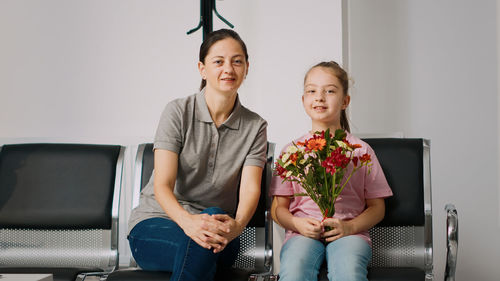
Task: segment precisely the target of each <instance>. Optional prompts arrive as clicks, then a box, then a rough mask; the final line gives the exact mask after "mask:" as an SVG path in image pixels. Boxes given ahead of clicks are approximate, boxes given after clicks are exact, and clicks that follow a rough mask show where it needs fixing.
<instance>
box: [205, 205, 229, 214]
mask: <svg viewBox="0 0 500 281" xmlns="http://www.w3.org/2000/svg"><path fill="white" fill-rule="evenodd" d="M201 213H202V214H209V215H218V214H226V212H224V210H222V209H221V208H219V207H208V208H206V209H205V210H203V211H201Z"/></svg>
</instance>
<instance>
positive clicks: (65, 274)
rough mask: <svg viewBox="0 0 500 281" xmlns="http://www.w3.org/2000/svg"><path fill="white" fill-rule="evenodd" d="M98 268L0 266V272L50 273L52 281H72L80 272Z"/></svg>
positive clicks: (96, 270)
mask: <svg viewBox="0 0 500 281" xmlns="http://www.w3.org/2000/svg"><path fill="white" fill-rule="evenodd" d="M101 271H102V270H101V269H99V268H46V267H44V268H36V267H35V268H4V267H0V273H27V274H29V273H45V274H49V273H50V274H52V275H53V279H54V281H70V280H71V281H74V280H76V277H77V276H78V274H80V273H85V272H101Z"/></svg>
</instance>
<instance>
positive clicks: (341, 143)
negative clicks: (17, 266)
mask: <svg viewBox="0 0 500 281" xmlns="http://www.w3.org/2000/svg"><path fill="white" fill-rule="evenodd" d="M335 142H337V144H338V145H339V146H340V147H342V148H345V149H348V148H349V146H347V144H346V143H345V142H343V141H339V140H336V141H335Z"/></svg>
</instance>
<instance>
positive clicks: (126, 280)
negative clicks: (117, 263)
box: [107, 268, 252, 281]
mask: <svg viewBox="0 0 500 281" xmlns="http://www.w3.org/2000/svg"><path fill="white" fill-rule="evenodd" d="M251 273H252V272H251V271H246V270H242V269H235V268H224V269H218V270H217V273H216V275H215V280H216V281H228V280H231V281H247V280H248V277H249V276H250V274H251ZM171 275H172V274H171V273H170V272H162V271H145V270H118V271H115V272H112V273H111V274H109V276H108V279H107V281H143V280H147V281H168V280H170V277H171Z"/></svg>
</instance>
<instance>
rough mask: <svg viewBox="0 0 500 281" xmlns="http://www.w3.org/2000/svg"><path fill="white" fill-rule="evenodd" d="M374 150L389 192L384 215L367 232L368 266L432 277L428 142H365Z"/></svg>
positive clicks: (384, 139) (392, 140)
mask: <svg viewBox="0 0 500 281" xmlns="http://www.w3.org/2000/svg"><path fill="white" fill-rule="evenodd" d="M364 141H366V142H367V143H368V144H369V145H370V146H371V147H372V148H373V150H374V151H375V154H376V155H377V158H378V160H379V162H380V165H381V166H382V169H383V170H384V174H385V177H386V178H387V181H388V183H389V186H390V187H391V189H392V192H393V194H394V195H393V196H392V197H389V198H387V199H386V200H385V204H386V214H385V218H384V219H383V221H382V222H380V223H379V224H378V225H377V226H376V227H374V228H373V229H372V230H371V231H370V235H371V237H372V241H373V258H372V262H371V264H370V267H414V268H420V269H422V270H424V271H425V272H426V273H428V274H432V262H433V261H432V209H431V181H430V142H429V141H428V140H424V139H404V138H401V139H399V138H383V139H364Z"/></svg>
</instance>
